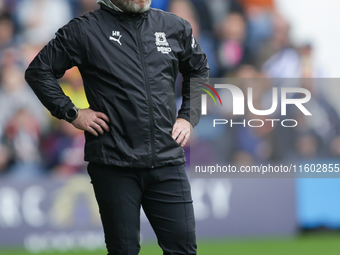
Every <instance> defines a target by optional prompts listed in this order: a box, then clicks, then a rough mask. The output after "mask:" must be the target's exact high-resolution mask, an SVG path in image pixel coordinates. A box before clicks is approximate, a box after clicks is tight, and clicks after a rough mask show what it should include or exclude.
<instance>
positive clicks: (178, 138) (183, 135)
mask: <svg viewBox="0 0 340 255" xmlns="http://www.w3.org/2000/svg"><path fill="white" fill-rule="evenodd" d="M185 135H186V133H185V131H184V130H182V131H181V133H180V134H179V136H178V137H177V139H176V142H177V143H179V144H181V143H182V142H183V140H184V137H185Z"/></svg>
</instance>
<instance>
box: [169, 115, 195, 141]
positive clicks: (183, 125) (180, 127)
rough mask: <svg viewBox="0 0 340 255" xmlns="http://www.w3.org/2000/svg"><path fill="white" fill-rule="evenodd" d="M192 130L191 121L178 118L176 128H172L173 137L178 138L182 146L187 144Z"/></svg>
mask: <svg viewBox="0 0 340 255" xmlns="http://www.w3.org/2000/svg"><path fill="white" fill-rule="evenodd" d="M191 130H192V125H191V124H190V122H189V121H187V120H185V119H182V118H177V120H176V123H175V125H174V128H173V129H172V138H173V139H174V140H176V142H178V143H179V144H180V145H181V146H182V147H184V146H185V144H186V143H187V141H188V140H189V137H190V134H191Z"/></svg>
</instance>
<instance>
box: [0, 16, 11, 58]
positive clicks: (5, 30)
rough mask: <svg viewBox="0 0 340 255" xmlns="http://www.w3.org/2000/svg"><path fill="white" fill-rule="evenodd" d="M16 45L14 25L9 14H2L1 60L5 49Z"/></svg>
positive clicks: (0, 32) (0, 31) (0, 35)
mask: <svg viewBox="0 0 340 255" xmlns="http://www.w3.org/2000/svg"><path fill="white" fill-rule="evenodd" d="M13 45H14V24H13V22H12V20H11V17H10V16H9V15H8V14H0V58H1V53H2V52H3V50H4V49H7V48H9V47H13Z"/></svg>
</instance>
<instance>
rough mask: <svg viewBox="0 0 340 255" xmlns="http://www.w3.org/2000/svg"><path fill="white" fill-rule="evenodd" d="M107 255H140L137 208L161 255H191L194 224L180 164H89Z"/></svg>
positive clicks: (184, 175)
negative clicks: (147, 166)
mask: <svg viewBox="0 0 340 255" xmlns="http://www.w3.org/2000/svg"><path fill="white" fill-rule="evenodd" d="M88 172H89V174H90V177H91V181H92V184H93V188H94V192H95V195H96V199H97V202H98V205H99V211H100V216H101V220H102V223H103V227H104V233H105V242H106V247H107V250H108V255H137V254H138V253H139V251H140V209H141V206H143V209H144V212H145V214H146V216H147V218H148V220H149V221H150V223H151V226H152V228H153V230H154V231H155V233H156V236H157V239H158V244H159V246H160V247H161V248H162V250H163V254H164V255H177V254H178V255H179V254H186V255H192V254H196V235H195V219H194V211H193V205H192V199H191V192H190V184H189V181H188V178H187V175H186V172H185V167H184V165H178V166H166V167H161V168H154V169H134V168H125V167H117V166H108V165H102V164H96V163H89V165H88Z"/></svg>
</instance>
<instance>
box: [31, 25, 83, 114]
mask: <svg viewBox="0 0 340 255" xmlns="http://www.w3.org/2000/svg"><path fill="white" fill-rule="evenodd" d="M81 42H82V35H81V32H80V26H79V24H78V20H77V19H74V20H72V21H70V23H68V24H67V25H65V26H64V27H62V28H60V29H59V30H58V32H57V33H56V37H55V39H53V40H51V41H50V42H49V43H48V44H47V45H46V46H45V47H44V48H43V49H42V50H41V51H40V52H39V53H38V55H37V56H36V57H35V58H34V59H33V61H32V63H31V64H30V65H29V67H28V68H27V70H26V72H25V79H26V81H27V83H28V84H29V85H30V87H31V88H32V89H33V91H34V93H35V94H36V95H37V97H38V98H39V100H40V101H41V102H42V104H43V105H44V106H45V107H46V108H47V109H48V110H49V111H50V112H51V114H52V115H53V116H55V117H57V118H59V119H64V117H65V113H66V111H67V110H68V109H70V108H72V107H73V106H74V105H73V103H72V102H71V100H70V98H69V97H67V96H66V95H65V94H64V92H63V90H62V89H61V87H60V85H59V83H58V81H57V79H59V78H61V77H62V76H63V75H64V73H65V71H66V70H67V69H70V68H71V67H73V66H80V65H83V64H84V56H85V54H84V50H83V47H82V43H81Z"/></svg>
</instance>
